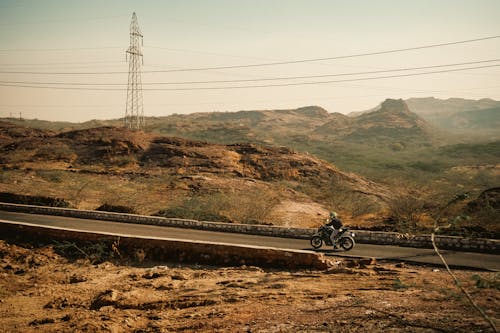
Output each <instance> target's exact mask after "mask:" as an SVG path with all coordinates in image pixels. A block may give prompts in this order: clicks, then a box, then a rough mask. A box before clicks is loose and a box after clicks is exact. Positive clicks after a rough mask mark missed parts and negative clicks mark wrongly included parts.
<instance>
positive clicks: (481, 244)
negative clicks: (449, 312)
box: [0, 203, 500, 254]
mask: <svg viewBox="0 0 500 333" xmlns="http://www.w3.org/2000/svg"><path fill="white" fill-rule="evenodd" d="M0 210H5V211H12V212H23V213H31V214H42V215H56V216H66V217H76V218H84V219H94V220H104V221H116V222H125V223H136V224H150V225H159V226H168V227H176V228H190V229H201V230H209V231H220V232H232V233H243V234H253V235H261V236H272V237H284V238H297V239H308V238H310V237H311V235H313V234H314V232H315V229H310V228H284V227H276V226H268V225H254V224H237V223H222V222H209V221H196V220H187V219H179V218H165V217H156V216H144V215H135V214H122V213H112V212H102V211H93V210H77V209H68V208H57V207H43V206H32V205H19V204H9V203H0ZM353 231H354V232H355V233H356V242H359V243H366V244H379V245H396V246H407V247H418V248H432V242H431V237H430V235H408V234H401V233H397V232H381V231H367V230H353ZM436 244H437V246H438V247H439V248H440V249H446V250H460V251H470V252H486V253H493V254H500V251H499V249H500V240H496V239H485V238H464V237H454V236H436Z"/></svg>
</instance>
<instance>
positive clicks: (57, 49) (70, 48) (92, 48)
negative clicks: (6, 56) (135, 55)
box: [0, 46, 122, 52]
mask: <svg viewBox="0 0 500 333" xmlns="http://www.w3.org/2000/svg"><path fill="white" fill-rule="evenodd" d="M121 48H122V47H121V46H101V47H67V48H50V49H0V52H51V51H75V50H105V49H121Z"/></svg>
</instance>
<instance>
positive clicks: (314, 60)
mask: <svg viewBox="0 0 500 333" xmlns="http://www.w3.org/2000/svg"><path fill="white" fill-rule="evenodd" d="M495 38H500V35H497V36H489V37H482V38H475V39H467V40H461V41H454V42H448V43H439V44H430V45H423V46H415V47H409V48H401V49H393V50H387V51H377V52H368V53H358V54H351V55H343V56H335V57H325V58H312V59H300V60H289V61H278V62H268V63H260V64H247V65H233V66H216V67H197V68H179V69H167V70H152V71H142V72H143V73H172V72H192V71H207V70H219V69H236V68H250V67H264V66H276V65H288V64H298V63H307V62H317V61H325V60H338V59H346V58H357V57H365V56H373V55H380V54H389V53H397V52H405V51H413V50H422V49H429V48H436V47H442V46H450V45H457V44H465V43H472V42H479V41H484V40H490V39H495ZM108 48H115V47H108ZM52 50H57V49H52ZM59 50H68V49H59ZM0 51H1V50H0ZM0 73H3V74H33V75H36V74H40V75H66V74H67V75H100V74H105V75H108V74H127V73H128V72H28V71H26V72H23V71H0Z"/></svg>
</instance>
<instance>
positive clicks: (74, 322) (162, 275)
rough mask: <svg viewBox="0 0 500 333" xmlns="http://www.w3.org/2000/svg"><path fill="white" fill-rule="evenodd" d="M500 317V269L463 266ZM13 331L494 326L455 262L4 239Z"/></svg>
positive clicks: (6, 319) (2, 283) (3, 304)
mask: <svg viewBox="0 0 500 333" xmlns="http://www.w3.org/2000/svg"><path fill="white" fill-rule="evenodd" d="M456 273H457V275H458V276H459V278H460V279H461V281H462V284H463V285H464V286H465V287H466V288H467V289H468V290H469V292H470V293H471V294H472V297H473V298H474V300H475V301H477V303H478V304H479V305H480V306H481V307H482V308H483V309H484V310H485V311H486V313H487V314H488V315H489V316H490V317H492V318H494V320H496V325H497V326H498V324H499V321H498V318H499V315H500V292H499V288H500V287H499V279H500V276H499V275H498V273H494V272H477V271H467V270H460V271H456ZM0 331H1V332H491V331H492V329H491V327H490V326H489V325H488V324H487V323H486V322H485V321H484V320H483V319H482V318H481V317H480V316H479V315H478V314H477V312H476V311H475V310H473V309H472V308H471V307H470V305H469V304H468V303H467V301H466V299H465V297H464V296H463V295H462V294H461V293H460V292H459V290H458V289H457V288H456V287H455V286H454V285H453V282H452V280H451V278H450V277H449V275H447V273H446V272H445V271H444V270H443V269H437V268H435V267H425V266H410V265H407V264H401V263H399V264H398V263H374V262H366V261H361V262H360V261H359V260H348V261H347V260H341V259H339V261H336V262H334V263H333V266H332V268H331V269H328V270H326V271H308V270H300V271H284V270H277V269H274V270H271V269H261V268H257V267H244V266H243V267H209V266H197V265H179V264H175V263H158V262H149V263H138V262H135V263H133V262H129V263H126V262H124V261H122V262H109V261H106V262H102V263H99V264H96V263H92V262H90V261H89V260H87V259H80V260H71V259H69V258H67V257H64V256H62V255H60V254H58V253H57V252H56V251H55V249H54V247H53V246H44V247H32V246H30V245H22V244H17V245H16V244H13V243H8V242H6V241H3V240H0Z"/></svg>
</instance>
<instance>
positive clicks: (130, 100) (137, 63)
mask: <svg viewBox="0 0 500 333" xmlns="http://www.w3.org/2000/svg"><path fill="white" fill-rule="evenodd" d="M141 46H142V34H141V30H140V29H139V22H137V15H135V12H134V13H133V14H132V21H131V22H130V46H129V47H128V49H127V51H126V57H127V60H128V63H129V66H128V86H127V106H126V108H125V127H128V128H131V129H137V130H138V129H141V128H143V127H144V110H143V106H142V81H141V65H142V64H144V60H143V58H142V51H141Z"/></svg>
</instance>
